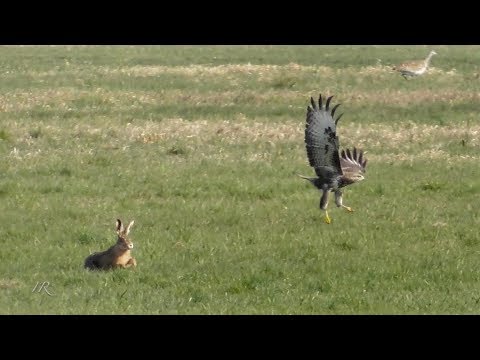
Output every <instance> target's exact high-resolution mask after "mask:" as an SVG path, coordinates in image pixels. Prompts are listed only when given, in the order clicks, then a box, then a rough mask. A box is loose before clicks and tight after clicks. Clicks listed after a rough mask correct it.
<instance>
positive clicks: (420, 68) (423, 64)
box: [392, 50, 437, 80]
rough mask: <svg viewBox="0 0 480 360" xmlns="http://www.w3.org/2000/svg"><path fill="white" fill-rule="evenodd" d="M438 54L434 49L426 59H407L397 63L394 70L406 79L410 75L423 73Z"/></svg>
mask: <svg viewBox="0 0 480 360" xmlns="http://www.w3.org/2000/svg"><path fill="white" fill-rule="evenodd" d="M436 54H437V53H436V52H435V50H432V51H430V54H428V56H427V58H426V59H425V60H414V61H407V62H404V63H402V64H400V65H395V66H394V67H393V68H392V70H396V71H398V72H399V73H401V74H402V76H403V77H404V78H405V79H406V80H408V76H410V77H411V78H412V77H414V76H419V75H422V74H423V73H425V71H427V69H428V66H429V65H430V60H431V59H432V56H433V55H436Z"/></svg>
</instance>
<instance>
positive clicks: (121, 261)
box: [84, 219, 137, 270]
mask: <svg viewBox="0 0 480 360" xmlns="http://www.w3.org/2000/svg"><path fill="white" fill-rule="evenodd" d="M133 223H134V221H133V220H132V222H131V223H130V224H128V226H127V228H126V229H124V228H123V224H122V222H121V221H120V219H117V223H116V229H117V234H118V240H117V243H116V244H115V245H113V246H111V247H110V248H109V249H108V250H105V251H102V252H97V253H93V254H91V255H89V256H88V257H87V258H86V259H85V264H84V267H85V268H86V269H89V270H109V269H114V268H118V267H120V268H127V267H130V266H133V267H135V266H137V261H136V260H135V258H133V257H132V255H131V254H130V250H131V249H133V243H132V242H131V241H130V240H129V239H128V238H127V236H128V233H129V232H130V228H131V227H132V225H133Z"/></svg>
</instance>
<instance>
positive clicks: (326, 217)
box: [325, 211, 332, 224]
mask: <svg viewBox="0 0 480 360" xmlns="http://www.w3.org/2000/svg"><path fill="white" fill-rule="evenodd" d="M331 222H332V219H330V216H328V212H326V211H325V223H326V224H330V223H331Z"/></svg>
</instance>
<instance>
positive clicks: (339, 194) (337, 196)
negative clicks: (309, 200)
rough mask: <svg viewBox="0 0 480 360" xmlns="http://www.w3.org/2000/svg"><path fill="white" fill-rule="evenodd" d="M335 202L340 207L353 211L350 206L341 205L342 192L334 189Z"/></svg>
mask: <svg viewBox="0 0 480 360" xmlns="http://www.w3.org/2000/svg"><path fill="white" fill-rule="evenodd" d="M335 203H336V204H337V206H338V207H342V208H344V209H345V210H347V211H348V212H353V209H352V208H351V207H350V206H345V205H343V194H342V192H341V191H340V190H337V191H335Z"/></svg>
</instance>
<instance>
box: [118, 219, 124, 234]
mask: <svg viewBox="0 0 480 360" xmlns="http://www.w3.org/2000/svg"><path fill="white" fill-rule="evenodd" d="M121 232H123V225H122V222H121V221H120V219H117V233H118V234H120V233H121Z"/></svg>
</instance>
